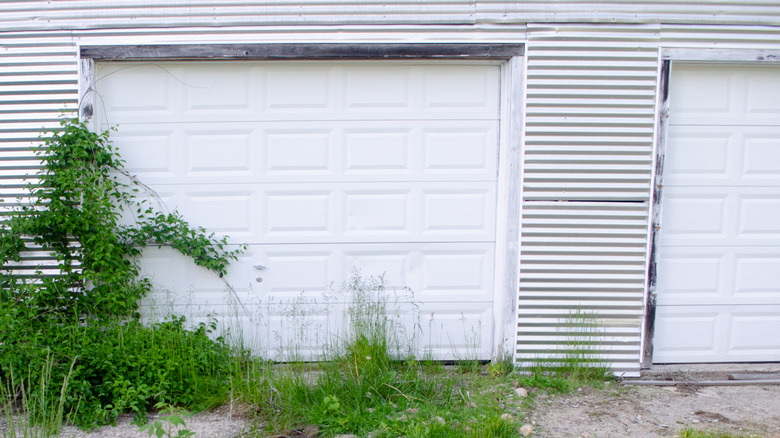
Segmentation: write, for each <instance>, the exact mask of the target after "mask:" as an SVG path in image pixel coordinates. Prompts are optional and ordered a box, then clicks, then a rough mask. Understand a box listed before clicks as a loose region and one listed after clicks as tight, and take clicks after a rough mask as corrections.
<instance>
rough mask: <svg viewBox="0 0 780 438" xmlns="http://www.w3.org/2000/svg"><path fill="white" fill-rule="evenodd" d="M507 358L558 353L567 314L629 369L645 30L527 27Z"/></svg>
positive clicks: (647, 89) (638, 267) (653, 43)
mask: <svg viewBox="0 0 780 438" xmlns="http://www.w3.org/2000/svg"><path fill="white" fill-rule="evenodd" d="M528 32H529V42H528V49H527V52H526V53H527V62H528V82H527V95H526V98H527V100H526V112H525V126H526V140H525V150H524V159H523V169H524V173H523V182H522V185H523V194H522V196H523V204H522V223H521V249H520V292H519V300H518V327H517V336H518V338H517V359H518V361H519V362H521V363H528V362H529V361H532V360H534V359H538V358H550V359H555V358H556V357H560V355H558V354H557V353H556V352H555V351H556V349H560V348H562V346H563V345H565V343H566V342H567V341H569V340H571V339H570V338H571V337H572V336H576V335H574V334H572V333H570V332H567V329H570V327H567V324H566V322H567V318H568V317H569V316H570V315H572V314H574V313H577V312H581V313H585V314H590V315H593V316H595V318H596V321H597V322H598V325H599V328H598V329H597V330H596V333H594V334H593V337H594V341H595V342H596V344H597V348H598V349H599V350H600V351H601V353H602V354H603V358H604V359H605V360H606V361H607V362H611V363H612V366H613V368H614V369H615V371H616V372H619V373H626V375H636V374H638V372H639V362H640V337H641V333H640V332H641V330H640V329H641V325H642V318H643V293H644V289H645V271H646V262H645V258H646V251H647V232H648V217H647V215H648V205H649V197H650V180H651V176H652V169H653V156H652V152H653V140H654V129H653V126H654V121H655V88H656V77H657V69H658V33H657V28H656V27H651V26H648V27H642V26H635V27H630V28H628V27H589V26H583V25H577V26H573V25H572V26H542V25H534V26H529V29H528Z"/></svg>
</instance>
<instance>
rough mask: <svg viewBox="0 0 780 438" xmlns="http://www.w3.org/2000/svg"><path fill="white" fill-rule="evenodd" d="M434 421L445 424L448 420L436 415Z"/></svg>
mask: <svg viewBox="0 0 780 438" xmlns="http://www.w3.org/2000/svg"><path fill="white" fill-rule="evenodd" d="M433 421H435V422H437V423H439V424H441V425H442V426H444V425H445V424H447V422H446V421H444V418H442V417H439V416H438V415H437V416H435V417H433Z"/></svg>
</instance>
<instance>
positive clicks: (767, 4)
mask: <svg viewBox="0 0 780 438" xmlns="http://www.w3.org/2000/svg"><path fill="white" fill-rule="evenodd" d="M476 5H477V18H478V20H479V21H480V22H482V21H486V22H496V23H509V22H513V21H516V20H518V19H519V20H522V21H525V22H528V23H562V22H570V23H577V22H580V23H593V22H599V23H729V24H749V25H759V24H769V25H776V24H777V23H778V22H779V21H780V5H779V4H778V3H777V2H776V1H774V0H758V1H750V2H745V1H740V0H699V1H695V2H690V1H680V0H653V1H648V0H608V1H592V0H569V1H563V0H562V1H554V2H551V1H549V0H531V1H522V2H518V1H511V0H477V3H476Z"/></svg>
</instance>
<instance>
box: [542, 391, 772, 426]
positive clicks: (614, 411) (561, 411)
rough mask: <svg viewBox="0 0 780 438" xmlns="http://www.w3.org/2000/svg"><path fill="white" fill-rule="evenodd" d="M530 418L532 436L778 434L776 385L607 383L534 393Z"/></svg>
mask: <svg viewBox="0 0 780 438" xmlns="http://www.w3.org/2000/svg"><path fill="white" fill-rule="evenodd" d="M530 421H531V422H532V424H533V425H534V434H533V436H536V437H556V438H557V437H582V438H588V437H590V438H595V437H599V438H601V437H632V438H644V437H648V438H657V437H674V436H678V433H679V431H680V430H681V429H682V428H684V427H691V428H694V429H700V430H710V431H724V432H730V433H734V434H735V435H751V436H757V437H780V385H748V386H697V385H696V384H683V385H681V386H671V387H669V386H664V387H658V386H633V385H610V386H607V387H606V388H605V389H593V388H587V387H585V388H581V389H580V390H578V391H577V392H575V393H574V394H570V395H554V396H550V395H546V394H544V393H540V394H537V396H536V409H535V410H534V412H533V413H532V414H531V417H530Z"/></svg>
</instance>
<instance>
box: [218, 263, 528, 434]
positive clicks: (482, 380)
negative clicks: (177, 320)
mask: <svg viewBox="0 0 780 438" xmlns="http://www.w3.org/2000/svg"><path fill="white" fill-rule="evenodd" d="M344 289H345V291H346V293H347V294H349V296H350V299H351V301H350V306H349V311H348V317H349V323H348V327H346V333H345V335H344V336H343V338H342V340H341V341H340V342H334V343H333V344H332V345H331V346H330V348H331V350H330V352H329V354H328V355H327V357H326V358H325V359H326V360H324V361H322V362H320V363H318V364H316V365H310V364H305V363H293V364H286V365H279V364H269V363H263V362H259V361H258V362H252V363H248V364H245V365H244V367H243V369H242V370H241V371H240V372H239V373H237V375H236V376H235V378H234V380H233V388H234V391H235V392H234V394H237V396H238V397H240V398H241V399H242V401H245V402H248V403H250V404H251V405H252V406H254V407H255V408H256V415H257V421H256V423H255V433H256V434H257V435H258V436H266V435H268V434H280V433H282V434H283V433H286V432H289V431H291V430H294V429H297V428H301V427H303V426H305V425H310V426H311V425H313V426H316V427H317V428H318V430H319V433H320V435H321V436H326V437H327V436H334V435H338V434H355V435H358V436H368V435H369V434H371V436H373V437H397V436H406V437H499V438H500V437H516V436H517V434H518V429H519V426H520V423H519V422H518V419H517V412H516V409H519V406H520V401H519V400H516V399H512V397H513V396H514V381H513V380H512V379H513V377H514V376H511V375H510V374H511V373H508V372H506V370H505V369H503V368H500V367H499V369H500V370H501V372H500V373H493V372H490V371H488V368H487V367H486V366H483V365H481V364H478V365H476V366H474V365H472V366H469V367H468V369H467V370H465V371H466V372H464V368H463V367H462V366H461V367H460V368H459V367H443V366H442V365H441V364H440V363H438V362H432V361H424V362H419V361H417V360H415V359H413V358H412V356H411V351H410V349H409V346H410V345H411V344H412V342H411V340H410V339H408V338H407V337H406V336H405V334H404V332H403V330H402V329H401V328H400V327H399V325H398V324H397V320H396V318H394V316H393V309H391V308H388V307H389V304H388V303H390V302H392V300H391V299H388V298H389V297H390V296H391V294H390V293H389V292H388V291H387V290H385V288H384V282H383V281H382V280H381V278H379V279H376V278H373V279H367V280H366V279H361V278H360V277H359V276H353V278H352V279H351V280H350V281H349V282H348V283H347V284H346V285H345V287H344ZM512 402H516V403H514V404H513V403H512ZM510 405H511V406H513V408H511V409H510V408H508V406H510ZM512 409H515V411H512ZM510 411H511V412H512V413H511V414H510V415H504V414H508V413H510ZM502 415H504V417H502Z"/></svg>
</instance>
